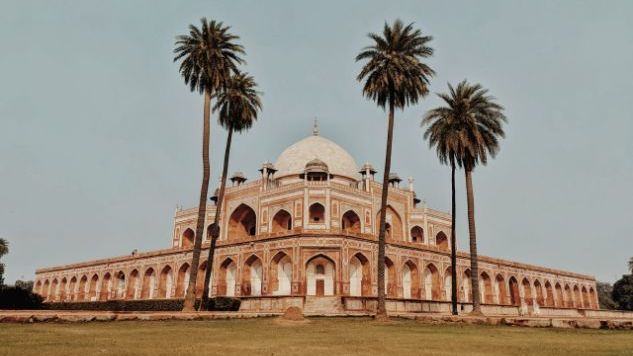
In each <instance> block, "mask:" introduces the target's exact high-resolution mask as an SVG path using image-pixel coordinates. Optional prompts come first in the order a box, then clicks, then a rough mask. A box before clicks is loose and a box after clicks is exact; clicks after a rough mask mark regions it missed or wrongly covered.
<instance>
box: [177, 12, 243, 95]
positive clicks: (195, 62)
mask: <svg viewBox="0 0 633 356" xmlns="http://www.w3.org/2000/svg"><path fill="white" fill-rule="evenodd" d="M200 22H201V26H200V28H197V27H196V26H194V25H189V34H188V35H181V36H178V37H176V48H175V49H174V53H175V54H176V56H175V57H174V62H176V61H178V60H181V59H182V62H181V63H180V74H181V75H182V76H183V78H184V79H185V83H186V84H188V85H189V88H190V89H191V91H198V92H200V93H203V92H204V91H209V92H215V91H217V90H219V89H220V88H222V86H223V85H224V83H225V82H226V81H227V80H228V79H229V76H230V74H231V72H235V71H237V65H238V64H241V63H243V62H244V60H243V59H242V58H240V55H242V54H244V48H243V47H242V46H241V45H239V44H237V43H235V40H237V39H239V36H235V35H232V34H230V33H229V32H228V31H229V29H230V27H229V26H224V24H223V23H222V22H216V21H211V22H208V21H207V19H206V18H203V19H201V20H200Z"/></svg>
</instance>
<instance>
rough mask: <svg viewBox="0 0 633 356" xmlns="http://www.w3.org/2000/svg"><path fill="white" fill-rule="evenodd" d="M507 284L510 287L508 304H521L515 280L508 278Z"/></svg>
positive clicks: (517, 283)
mask: <svg viewBox="0 0 633 356" xmlns="http://www.w3.org/2000/svg"><path fill="white" fill-rule="evenodd" d="M508 284H509V285H510V304H512V305H519V304H521V292H519V282H517V280H516V278H514V277H510V280H509V281H508Z"/></svg>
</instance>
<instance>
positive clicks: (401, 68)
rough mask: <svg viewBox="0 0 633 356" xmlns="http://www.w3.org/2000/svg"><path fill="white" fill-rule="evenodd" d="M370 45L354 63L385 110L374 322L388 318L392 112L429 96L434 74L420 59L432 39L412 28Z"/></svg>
mask: <svg viewBox="0 0 633 356" xmlns="http://www.w3.org/2000/svg"><path fill="white" fill-rule="evenodd" d="M368 36H369V38H370V39H371V40H372V41H373V44H372V45H370V46H367V47H365V48H363V49H362V51H361V52H360V53H359V54H358V55H357V56H356V61H365V60H367V62H366V63H365V65H364V66H363V68H362V69H361V72H360V73H359V74H358V76H357V80H358V81H363V80H364V85H363V95H364V96H365V97H366V98H368V99H370V100H373V101H375V102H376V104H377V105H378V106H379V107H381V108H383V109H387V110H388V112H389V116H388V125H387V148H386V152H385V168H384V175H383V180H382V197H381V204H380V222H379V223H380V232H379V234H378V263H377V266H378V308H377V309H378V310H377V313H376V319H378V320H381V319H382V320H384V319H386V318H387V311H386V309H385V217H386V210H387V198H388V189H389V173H390V171H391V148H392V145H393V125H394V111H395V110H396V109H404V107H406V106H408V105H412V104H416V103H417V102H418V100H419V99H420V98H422V97H424V96H426V95H427V94H428V84H429V78H430V77H431V76H433V75H434V74H435V73H434V71H433V70H432V69H431V67H429V66H428V65H427V64H425V63H423V62H422V59H424V58H427V57H430V56H431V55H433V49H432V48H431V47H429V46H428V45H427V44H428V43H429V42H430V41H431V39H432V37H430V36H424V35H422V32H421V31H420V30H418V29H414V28H413V24H409V25H406V26H405V25H404V24H403V23H402V21H400V20H396V21H395V22H394V23H393V24H392V25H389V24H387V23H385V25H384V27H383V31H382V36H381V35H378V34H375V33H370V34H369V35H368Z"/></svg>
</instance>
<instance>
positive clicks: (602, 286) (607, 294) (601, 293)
mask: <svg viewBox="0 0 633 356" xmlns="http://www.w3.org/2000/svg"><path fill="white" fill-rule="evenodd" d="M596 291H597V293H598V304H600V308H602V309H616V308H617V305H616V303H615V302H614V301H613V298H612V297H611V294H612V293H613V286H612V285H611V284H610V283H605V282H597V283H596Z"/></svg>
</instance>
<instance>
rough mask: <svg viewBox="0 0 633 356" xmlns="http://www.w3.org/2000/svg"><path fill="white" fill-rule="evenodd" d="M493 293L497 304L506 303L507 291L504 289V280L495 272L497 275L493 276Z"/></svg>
mask: <svg viewBox="0 0 633 356" xmlns="http://www.w3.org/2000/svg"><path fill="white" fill-rule="evenodd" d="M495 294H496V297H497V304H507V303H508V291H507V290H506V282H505V280H504V278H503V276H502V275H501V274H497V277H495Z"/></svg>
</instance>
